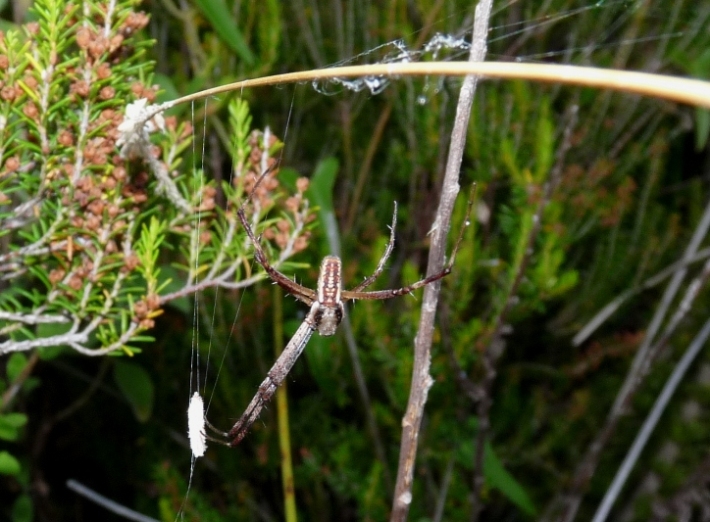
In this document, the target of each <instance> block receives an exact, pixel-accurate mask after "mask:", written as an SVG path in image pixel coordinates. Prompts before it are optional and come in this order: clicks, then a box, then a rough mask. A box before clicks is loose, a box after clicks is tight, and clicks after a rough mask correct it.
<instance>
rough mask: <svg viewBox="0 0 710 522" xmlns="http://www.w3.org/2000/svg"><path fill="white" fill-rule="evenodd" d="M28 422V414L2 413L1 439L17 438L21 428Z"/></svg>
mask: <svg viewBox="0 0 710 522" xmlns="http://www.w3.org/2000/svg"><path fill="white" fill-rule="evenodd" d="M26 423H27V415H25V414H23V413H7V414H5V415H0V439H2V440H17V439H18V438H19V436H20V431H19V428H21V427H22V426H24V425H25V424H26Z"/></svg>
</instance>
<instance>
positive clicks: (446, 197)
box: [390, 0, 493, 522]
mask: <svg viewBox="0 0 710 522" xmlns="http://www.w3.org/2000/svg"><path fill="white" fill-rule="evenodd" d="M492 3H493V2H492V0H481V2H479V3H478V5H477V6H476V14H475V19H474V23H473V39H472V45H471V54H470V55H469V61H473V62H479V61H483V58H484V57H485V54H486V36H487V35H488V21H489V19H490V13H491V6H492ZM477 83H478V78H477V77H475V76H467V77H466V79H465V80H464V82H463V84H462V85H461V93H460V95H459V102H458V105H457V107H456V117H455V120H454V128H453V130H452V132H451V147H450V148H449V157H448V160H447V163H446V173H445V175H444V182H443V186H442V190H441V199H440V200H439V208H438V209H437V211H436V217H435V219H434V225H433V227H432V231H431V248H430V250H429V261H428V267H427V275H433V274H436V273H438V272H440V271H441V270H442V268H443V267H444V256H445V253H446V237H447V235H448V231H449V227H450V223H451V214H452V212H453V208H454V202H455V201H456V196H457V194H458V192H459V182H458V179H459V172H460V169H461V159H462V158H463V151H464V145H465V141H466V132H467V130H468V122H469V118H470V114H471V105H472V104H473V96H474V93H475V91H476V84H477ZM440 289H441V282H436V283H433V284H430V285H427V287H426V288H425V289H424V297H423V299H422V314H421V317H420V319H419V330H418V333H417V336H416V338H415V340H414V368H413V370H412V384H411V388H410V393H409V402H408V404H407V411H406V412H405V414H404V418H403V419H402V442H401V446H400V453H399V467H398V469H397V484H396V486H395V492H394V499H393V503H392V515H391V517H390V520H391V521H393V522H396V521H404V520H406V519H407V515H408V513H409V506H410V505H411V503H412V480H413V477H414V464H415V460H416V453H417V442H418V438H419V428H420V426H421V422H422V416H423V414H424V405H425V404H426V400H427V394H428V393H429V388H431V386H432V384H433V380H432V378H431V375H430V374H429V369H430V366H431V343H432V336H433V333H434V318H435V316H436V307H437V303H438V301H439V292H440Z"/></svg>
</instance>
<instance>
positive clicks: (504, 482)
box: [483, 444, 536, 515]
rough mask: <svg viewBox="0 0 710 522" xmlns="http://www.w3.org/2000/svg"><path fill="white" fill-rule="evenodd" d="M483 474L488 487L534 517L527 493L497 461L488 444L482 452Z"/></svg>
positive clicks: (533, 507) (498, 460)
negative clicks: (497, 491) (494, 489)
mask: <svg viewBox="0 0 710 522" xmlns="http://www.w3.org/2000/svg"><path fill="white" fill-rule="evenodd" d="M483 474H484V475H485V477H486V482H487V483H488V485H489V486H490V487H492V488H496V489H497V490H499V491H500V492H501V493H503V494H504V495H505V496H506V497H507V498H508V500H510V501H511V502H513V503H514V504H515V505H516V506H518V507H519V508H520V509H522V510H523V511H524V512H525V513H526V514H528V515H535V513H536V510H535V506H534V505H533V503H532V500H530V497H529V496H528V493H527V491H525V489H524V488H523V486H522V485H521V484H520V483H519V482H518V481H517V480H515V478H513V475H511V474H510V473H508V471H507V470H506V469H505V468H504V467H503V463H502V462H501V461H500V459H498V457H497V456H496V454H495V452H494V451H493V447H492V446H491V445H490V444H486V446H485V448H484V450H483Z"/></svg>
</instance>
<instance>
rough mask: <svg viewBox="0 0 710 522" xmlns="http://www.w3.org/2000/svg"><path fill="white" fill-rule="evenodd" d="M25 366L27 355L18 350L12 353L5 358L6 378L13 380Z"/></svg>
mask: <svg viewBox="0 0 710 522" xmlns="http://www.w3.org/2000/svg"><path fill="white" fill-rule="evenodd" d="M25 366H27V357H25V354H23V353H20V352H15V353H13V354H12V355H11V356H10V358H9V359H8V360H7V367H6V371H7V378H8V379H9V380H10V382H14V381H15V380H16V379H17V377H18V376H19V375H20V374H21V373H22V370H24V369H25Z"/></svg>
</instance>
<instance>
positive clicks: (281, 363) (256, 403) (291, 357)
mask: <svg viewBox="0 0 710 522" xmlns="http://www.w3.org/2000/svg"><path fill="white" fill-rule="evenodd" d="M318 307H319V303H318V302H317V301H316V302H314V303H313V305H312V306H311V311H310V312H309V314H308V316H307V317H306V320H305V321H303V323H301V326H299V327H298V330H296V333H295V334H294V335H293V337H291V340H290V341H289V342H288V344H287V345H286V347H285V348H284V351H283V352H281V355H280V356H279V358H278V359H276V362H275V363H274V365H273V366H272V367H271V369H270V370H269V371H268V373H267V374H266V379H264V382H262V383H261V385H260V386H259V389H258V390H257V392H256V395H254V398H253V399H252V400H251V402H250V403H249V406H247V409H246V410H244V413H242V416H241V417H239V420H238V421H237V422H236V423H235V424H234V426H233V427H232V429H231V430H229V433H224V434H223V435H224V436H226V437H229V438H230V439H232V441H231V442H230V443H229V446H236V445H237V444H239V443H240V442H241V441H242V439H243V438H244V437H245V436H246V434H247V433H248V431H249V428H250V427H251V425H252V424H254V421H256V419H258V418H259V415H260V414H261V410H263V409H264V406H265V405H266V403H267V402H269V401H270V400H271V397H273V395H274V393H275V392H276V389H277V388H278V387H279V386H281V383H283V382H284V379H285V378H286V375H288V373H289V372H290V371H291V368H293V365H294V364H296V360H298V357H299V356H300V355H301V353H302V352H303V349H304V348H305V347H306V344H308V340H309V339H310V338H311V336H312V335H313V332H315V331H316V325H315V324H314V323H313V316H314V315H315V313H316V312H315V311H314V309H316V308H318ZM220 433H221V432H220Z"/></svg>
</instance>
